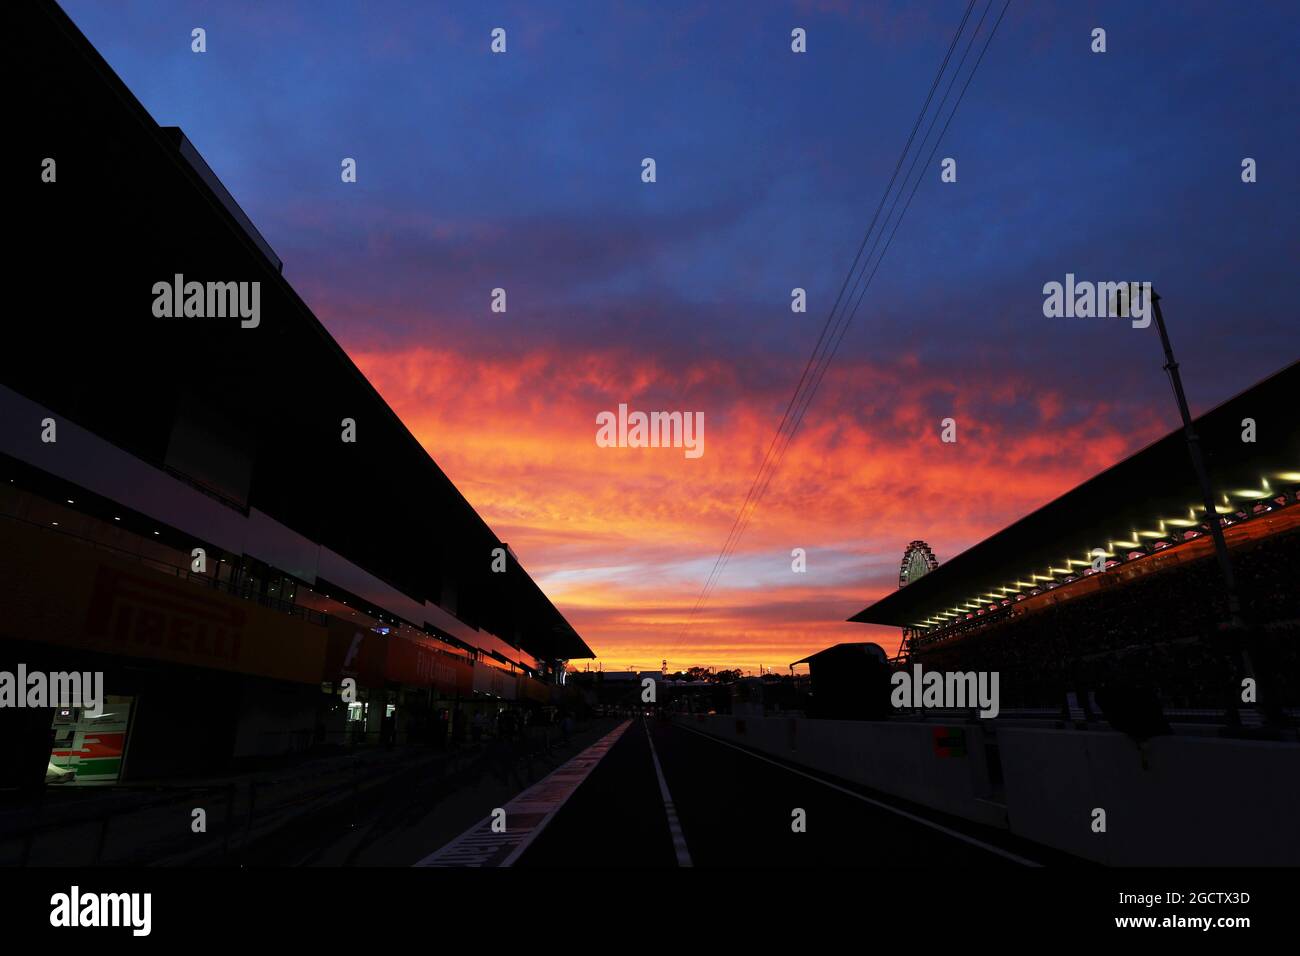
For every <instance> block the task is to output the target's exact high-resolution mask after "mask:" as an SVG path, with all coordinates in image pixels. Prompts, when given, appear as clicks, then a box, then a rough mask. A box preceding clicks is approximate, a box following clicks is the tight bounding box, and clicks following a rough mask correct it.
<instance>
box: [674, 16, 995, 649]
mask: <svg viewBox="0 0 1300 956" xmlns="http://www.w3.org/2000/svg"><path fill="white" fill-rule="evenodd" d="M974 3H975V0H970V3H968V4H967V7H966V12H965V14H964V15H963V16H962V20H961V23H960V24H959V25H958V27H957V30H956V32H955V33H954V35H953V39H952V42H951V43H950V44H949V46H948V51H947V53H946V54H945V56H944V59H943V62H942V63H941V64H940V67H939V70H938V72H937V73H936V74H935V78H934V81H933V82H932V83H931V85H930V91H929V93H928V94H927V96H926V99H925V103H924V104H923V106H922V107H921V111H920V112H919V113H918V115H917V119H916V122H915V123H914V124H913V126H912V131H911V133H910V134H909V136H908V139H907V143H906V144H905V145H904V147H903V150H902V152H901V153H900V154H899V158H898V162H897V163H896V164H895V167H894V173H893V175H892V176H891V177H890V180H889V184H888V185H887V186H886V188H885V192H884V193H883V194H882V196H881V198H880V202H879V203H878V204H877V207H876V212H875V214H874V215H873V216H872V219H871V223H870V225H869V226H868V227H867V231H866V233H865V234H864V236H863V239H862V242H861V243H860V244H859V247H858V252H857V254H856V255H855V256H854V260H853V265H852V266H851V267H850V269H849V273H848V275H846V276H845V279H844V282H843V283H842V284H841V287H840V291H839V294H838V295H837V296H836V298H835V303H834V305H832V307H831V311H830V314H829V315H828V316H827V318H826V322H825V323H824V324H823V326H822V331H821V334H820V335H819V336H818V338H817V343H816V345H815V346H814V348H813V352H812V355H810V356H809V359H808V362H807V363H806V364H805V366H804V371H803V373H802V374H801V375H800V377H799V382H798V384H797V385H796V387H795V391H794V394H793V395H792V396H791V398H790V402H789V403H788V404H787V405H786V410H785V413H784V414H783V415H782V418H781V422H780V424H779V425H778V426H777V431H776V434H775V435H773V438H772V441H771V443H770V444H769V445H768V449H767V452H766V453H765V454H764V456H763V461H762V462H761V463H760V465H759V470H758V473H757V474H756V475H755V476H754V481H753V483H751V485H750V490H749V493H748V494H747V495H746V496H745V501H744V502H743V503H742V505H741V508H740V511H739V512H738V513H737V515H736V518H735V520H734V521H733V522H732V527H731V531H730V532H729V533H728V535H727V540H726V541H725V542H724V544H723V547H722V550H721V551H720V552H719V554H718V558H717V559H716V560H715V561H714V565H713V569H712V570H711V571H710V573H709V577H708V579H707V580H706V581H705V585H704V588H703V589H702V590H701V592H700V596H699V597H698V598H697V599H696V602H695V606H694V607H693V608H692V610H691V614H690V616H689V617H688V619H687V621H686V622H685V623H684V624H683V627H682V630H681V632H680V634H679V635H678V643H680V642H681V640H682V638H683V637H684V636H685V634H686V631H687V629H688V628H689V627H690V625H691V624H692V623H693V621H694V619H695V616H696V614H698V612H699V610H700V608H702V607H703V606H704V604H705V603H706V602H707V600H708V598H709V596H710V594H711V592H712V591H713V589H714V587H715V586H716V584H717V582H718V580H719V579H720V578H721V575H722V572H723V570H724V569H725V568H726V565H727V563H728V562H729V560H730V557H731V555H732V554H733V553H734V551H735V548H736V546H737V545H738V544H739V542H740V539H741V537H742V536H743V535H744V532H745V529H746V528H747V527H748V525H749V521H750V519H751V518H752V517H753V514H754V511H755V510H756V509H757V506H758V502H759V500H760V499H761V498H762V496H763V494H764V493H765V492H766V491H767V487H768V485H769V484H770V483H771V480H772V477H773V476H774V475H775V473H776V471H777V470H778V469H779V467H780V464H781V461H782V459H783V458H784V456H785V451H786V449H787V448H789V446H790V443H791V441H792V440H793V438H794V435H795V433H796V432H797V431H798V429H799V426H800V425H801V424H802V422H803V418H804V416H805V414H806V413H807V410H808V408H809V406H810V405H811V404H812V400H813V398H815V396H816V393H817V390H818V388H819V387H820V385H821V381H822V379H823V378H824V377H825V374H826V370H827V369H828V368H829V366H830V362H831V360H832V359H833V358H834V357H835V354H836V352H837V351H838V350H839V345H840V342H842V341H843V338H844V335H845V333H846V332H847V331H848V327H849V325H850V324H851V323H852V321H853V318H854V316H855V315H856V313H857V310H858V306H859V305H860V304H861V302H862V299H863V297H864V296H865V295H866V291H867V289H868V288H869V287H870V285H871V281H872V280H873V279H874V278H875V275H876V272H877V271H878V270H879V268H880V264H881V262H882V261H883V260H884V257H885V254H886V253H887V252H888V251H889V247H890V245H891V244H892V243H893V240H894V236H895V235H896V234H897V232H898V228H899V226H900V225H901V224H902V221H903V217H904V216H906V214H907V210H908V209H909V208H910V207H911V204H912V198H913V197H914V196H915V195H916V191H917V188H918V187H919V186H920V183H921V179H922V178H923V177H924V171H925V169H927V168H929V166H930V163H931V161H932V160H933V158H934V154H935V152H936V151H937V150H938V148H939V144H940V143H941V142H942V141H943V137H944V135H945V134H946V133H947V131H948V127H949V125H951V123H952V120H953V117H954V116H956V114H957V110H958V108H959V107H960V106H961V102H962V100H963V99H964V98H965V96H966V91H967V90H968V89H969V88H970V84H971V81H972V80H973V79H974V78H975V73H976V72H977V71H978V70H979V67H980V64H981V63H982V62H983V60H984V54H985V53H986V52H987V51H988V48H989V45H990V44H991V43H992V42H993V37H994V35H995V34H996V33H997V30H998V27H999V26H1000V25H1001V23H1002V19H1003V17H1005V15H1006V12H1007V9H1008V7H1009V6H1010V3H1011V0H1005V3H1004V4H1003V6H1002V10H1001V12H1000V13H999V15H998V18H997V20H996V21H995V22H994V24H993V28H992V30H990V31H989V35H988V38H987V39H986V40H985V42H984V46H983V48H982V49H981V50H980V53H979V56H978V57H977V58H976V61H975V65H974V66H973V67H972V69H971V72H970V73H969V75H968V76H967V78H966V82H965V83H964V84H963V85H962V88H961V92H960V93H959V94H958V97H957V100H956V102H955V103H954V105H953V108H952V111H951V112H950V113H949V114H948V119H947V120H946V121H945V122H944V125H943V129H942V130H941V131H940V133H939V137H938V138H937V139H936V140H935V142H934V146H933V147H932V149H931V150H930V154H929V156H928V157H927V158H926V162H925V165H924V166H922V167H921V170H922V171H921V175H919V176H918V177H917V179H916V182H915V183H914V184H913V186H912V190H911V192H910V193H909V195H908V199H907V202H906V203H905V204H904V206H903V210H902V212H901V213H900V214H899V217H898V219H897V220H895V222H894V226H893V229H892V230H889V237H888V239H886V241H885V244H884V246H883V247H881V251H880V255H879V256H878V257H877V258H876V264H875V266H874V267H873V268H872V269H871V272H870V274H869V275H868V274H867V271H866V270H867V266H868V264H869V263H870V260H871V256H872V255H873V254H874V252H875V249H876V246H877V245H878V244H879V242H880V237H881V235H883V234H884V233H885V231H886V230H887V229H888V223H889V219H890V217H891V216H892V215H893V211H894V209H896V208H897V206H898V201H899V199H900V198H901V196H902V194H903V191H904V190H906V187H907V180H908V179H909V178H910V177H911V174H912V170H913V169H915V168H916V163H917V160H918V159H919V158H920V154H921V152H922V151H923V150H924V148H925V143H926V141H927V140H928V139H929V138H930V133H931V132H932V131H933V130H934V126H935V124H936V123H937V122H938V119H939V117H940V116H941V115H942V114H943V105H944V103H946V102H947V99H948V96H949V94H950V93H951V92H952V88H953V86H954V84H955V83H956V80H957V78H958V76H960V74H961V69H962V66H963V65H964V64H965V62H966V58H967V56H968V55H969V53H970V50H971V48H972V47H973V45H974V42H975V39H976V37H977V36H978V35H979V31H980V28H981V27H982V26H983V23H984V20H985V19H986V18H987V16H988V13H989V11H990V10H991V9H992V6H993V3H994V0H989V3H988V6H986V7H985V9H984V13H983V14H982V15H981V16H980V20H979V23H978V24H977V25H976V27H975V30H974V32H973V33H972V34H971V37H970V40H969V41H968V43H967V45H966V49H965V51H964V52H963V53H962V57H961V60H960V61H959V62H958V65H957V67H956V69H955V70H954V71H953V75H952V79H951V80H950V81H949V83H948V87H947V89H946V90H945V92H944V95H943V98H942V99H941V100H940V103H939V106H938V107H937V109H936V110H935V115H934V118H933V119H932V120H931V122H930V125H929V127H928V128H927V130H926V135H925V136H924V137H923V138H922V140H921V144H920V147H919V149H918V151H917V154H916V156H915V157H913V160H912V163H911V165H910V166H909V167H908V172H907V174H906V175H905V176H904V177H903V184H902V186H901V187H900V189H899V192H898V194H897V195H896V196H895V197H894V201H893V203H892V204H891V205H890V211H889V213H888V214H887V215H886V217H885V222H884V224H882V226H881V230H880V232H878V233H877V234H876V240H875V242H873V243H872V248H871V251H870V252H868V253H867V257H866V259H865V260H862V253H863V250H864V249H865V248H866V245H867V241H868V239H869V238H870V236H871V233H872V232H873V231H874V230H875V227H876V224H877V222H878V221H879V217H880V212H881V210H882V209H883V208H884V205H885V202H886V200H887V199H888V197H889V194H890V192H891V191H892V190H893V187H894V183H895V182H896V180H897V177H898V172H899V170H900V169H901V168H902V166H903V162H904V161H905V160H906V158H907V154H908V153H909V152H910V151H911V147H912V143H913V142H914V140H915V137H916V132H917V130H918V129H919V128H920V125H921V122H922V121H923V120H924V118H925V115H926V113H927V112H928V111H929V106H930V103H931V102H932V100H933V98H934V92H935V90H936V89H937V88H938V85H939V83H940V82H941V81H942V78H943V75H944V73H945V72H946V70H947V67H948V64H949V62H950V61H951V58H952V53H953V50H954V49H956V46H957V43H958V41H959V40H960V38H961V35H962V33H963V32H964V30H965V27H966V24H967V22H968V21H969V18H970V14H971V11H972V9H973V8H974ZM859 261H862V267H861V270H859V268H858V263H859ZM855 274H856V275H857V278H856V279H854V276H855ZM864 275H866V282H865V283H864V284H862V285H861V290H860V291H858V286H859V284H860V283H861V282H862V277H863V276H864ZM850 280H853V289H854V292H856V293H857V297H856V299H854V292H850V293H849V299H850V300H851V301H852V303H853V304H852V308H851V309H850V310H849V312H848V314H847V317H845V316H844V314H843V312H841V314H840V318H839V319H838V320H836V311H837V310H838V309H839V306H840V304H841V302H842V301H843V299H844V292H845V290H846V289H848V288H849V283H850ZM832 330H833V331H832ZM828 331H831V340H830V343H831V344H829V345H828V348H827V350H826V351H824V352H823V351H822V345H823V342H827V341H828V340H827V338H826V334H827V332H828ZM819 353H821V355H820V357H819ZM810 369H811V370H812V377H811V378H809V371H810ZM805 385H807V388H805ZM801 394H802V400H801ZM796 409H797V411H795V412H794V417H793V418H791V412H792V410H796ZM787 423H789V425H790V427H789V428H788V429H787V428H786V425H787ZM783 434H784V436H785V437H784V441H781V438H782V435H783ZM778 443H779V445H780V450H779V451H777V452H776V455H775V457H773V451H774V450H775V449H776V448H777V446H778Z"/></svg>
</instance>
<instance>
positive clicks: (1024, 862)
mask: <svg viewBox="0 0 1300 956" xmlns="http://www.w3.org/2000/svg"><path fill="white" fill-rule="evenodd" d="M673 726H675V727H681V729H682V730H689V731H690V732H691V733H693V734H696V735H697V736H700V737H703V738H704V739H705V740H711V741H713V742H714V743H715V744H721V745H722V746H724V747H730V748H731V749H732V750H739V751H740V752H741V753H742V754H747V755H749V756H750V757H753V758H754V759H755V760H761V761H763V762H764V763H770V764H771V765H772V766H774V767H780V768H781V769H782V770H788V771H789V772H790V773H794V774H798V775H799V776H801V777H807V778H808V779H809V780H812V781H814V782H816V783H820V784H821V785H822V786H823V787H830V788H831V789H832V790H838V791H839V792H840V793H847V794H848V795H849V796H850V797H855V798H857V799H858V800H861V801H862V802H863V803H869V804H871V805H872V806H873V807H879V808H880V809H881V810H888V811H889V812H890V813H896V814H898V815H899V816H900V817H904V818H906V819H908V820H911V821H912V822H913V823H919V824H921V825H922V826H927V827H929V828H930V829H931V830H938V831H939V832H940V833H943V834H946V835H947V836H950V837H953V838H954V839H957V840H961V841H962V842H963V843H969V844H971V845H972V846H977V847H979V848H980V849H981V850H988V851H989V852H990V853H995V854H997V855H998V856H1000V857H1004V858H1006V859H1008V860H1011V861H1012V862H1014V863H1019V864H1020V865H1021V866H1035V867H1038V866H1042V864H1041V863H1035V862H1034V861H1033V860H1028V859H1025V857H1023V856H1016V854H1014V853H1012V852H1010V851H1008V850H1004V849H1002V848H1001V847H997V846H994V845H993V844H992V843H985V842H984V841H983V840H977V839H976V838H975V837H973V836H969V835H968V834H965V833H962V832H961V831H960V830H953V829H951V828H949V827H946V826H943V825H942V824H939V823H935V822H934V821H933V820H927V819H926V818H925V817H918V816H917V815H916V814H915V813H908V812H907V811H906V810H900V809H899V808H898V807H892V806H890V805H889V804H887V803H882V802H881V801H879V800H873V799H872V798H871V797H866V796H863V795H862V794H860V793H857V792H855V791H853V790H850V789H848V788H847V787H841V786H840V785H839V784H836V783H831V782H830V781H829V780H823V779H822V778H821V777H814V776H813V775H812V774H810V773H804V771H802V770H796V769H795V768H794V767H790V766H787V765H786V764H783V763H781V762H779V761H776V760H772V759H770V758H768V757H764V756H763V755H762V754H756V753H754V751H752V750H746V749H745V748H744V747H738V746H736V745H735V744H733V743H732V742H731V741H729V740H722V739H721V738H719V737H714V736H713V735H712V734H706V733H705V732H704V731H702V730H696V729H695V728H694V727H687V726H686V725H685V724H674V725H673ZM655 763H656V765H657V764H658V761H657V760H656V761H655ZM662 779H663V778H662V776H661V777H660V780H661V781H662Z"/></svg>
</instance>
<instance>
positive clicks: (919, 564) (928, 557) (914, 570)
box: [898, 540, 939, 588]
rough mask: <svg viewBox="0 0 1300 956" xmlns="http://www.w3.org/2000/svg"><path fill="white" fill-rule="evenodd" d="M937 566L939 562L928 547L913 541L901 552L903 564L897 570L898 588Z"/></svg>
mask: <svg viewBox="0 0 1300 956" xmlns="http://www.w3.org/2000/svg"><path fill="white" fill-rule="evenodd" d="M938 566H939V561H938V559H936V558H935V556H934V552H933V551H931V550H930V546H929V545H928V544H926V543H925V542H924V541H920V540H917V541H913V542H912V543H911V544H909V545H908V546H907V550H906V551H904V552H903V563H902V564H901V565H900V566H899V568H898V586H899V587H900V588H901V587H906V586H907V585H909V584H911V583H912V582H913V581H915V580H916V579H917V578H919V577H921V576H922V575H924V574H928V573H929V572H931V571H933V570H934V569H935V568H937V567H938Z"/></svg>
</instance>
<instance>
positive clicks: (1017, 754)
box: [680, 715, 1300, 866]
mask: <svg viewBox="0 0 1300 956" xmlns="http://www.w3.org/2000/svg"><path fill="white" fill-rule="evenodd" d="M680 720H681V722H682V723H683V724H684V725H685V726H687V727H690V728H693V729H695V730H699V731H702V732H704V733H706V734H709V735H710V736H713V737H717V738H720V739H722V740H727V741H731V742H734V743H737V744H740V745H742V746H745V747H748V748H751V749H753V750H756V751H758V752H760V753H764V754H769V755H771V756H773V757H776V758H779V759H782V760H785V761H789V762H790V763H793V764H798V765H801V766H803V767H806V768H807V769H808V770H810V771H818V772H821V773H824V774H831V775H834V776H836V777H840V778H843V779H845V780H848V781H851V782H853V783H857V784H861V785H863V786H867V787H870V788H872V789H873V790H877V791H880V792H882V793H886V794H890V795H892V796H895V797H900V798H902V799H904V800H908V801H911V802H913V803H916V804H920V805H922V806H925V807H930V808H932V809H934V810H938V811H941V812H944V813H949V814H952V815H954V816H957V817H961V818H963V819H966V820H970V821H973V822H976V823H981V824H986V825H990V826H995V827H999V828H1001V829H1004V830H1006V831H1008V832H1009V833H1012V834H1014V835H1016V836H1019V837H1023V838H1025V839H1028V840H1033V841H1035V842H1037V843H1041V844H1044V845H1046V846H1049V847H1052V848H1053V849H1056V850H1062V851H1064V852H1067V853H1071V854H1074V855H1076V856H1079V857H1083V858H1085V859H1088V860H1092V861H1095V862H1098V863H1105V864H1109V865H1115V866H1242V865H1255V866H1260V865H1262V866H1296V865H1297V864H1300V815H1298V814H1297V813H1296V812H1295V808H1296V806H1297V802H1298V801H1300V743H1296V742H1273V741H1246V740H1230V739H1226V738H1215V737H1184V736H1169V737H1157V738H1154V739H1152V740H1150V741H1149V742H1148V743H1147V744H1146V745H1145V747H1144V748H1143V749H1139V747H1138V746H1137V744H1136V743H1134V742H1133V741H1132V740H1131V739H1130V738H1129V737H1127V736H1126V735H1124V734H1119V733H1114V732H1110V731H1083V730H1056V729H1046V728H1036V727H1029V728H1027V727H1009V726H1001V727H998V726H996V725H995V724H994V725H989V724H986V723H954V724H946V725H943V724H937V723H909V722H902V721H889V722H868V721H851V720H811V719H808V718H805V717H753V716H747V717H736V716H731V715H717V716H704V715H690V716H683V717H681V718H680ZM1144 751H1145V753H1144ZM999 769H1000V772H1001V782H1000V783H999V782H998V773H999ZM1097 809H1101V810H1104V811H1105V831H1104V832H1095V831H1094V811H1095V810H1097Z"/></svg>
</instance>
